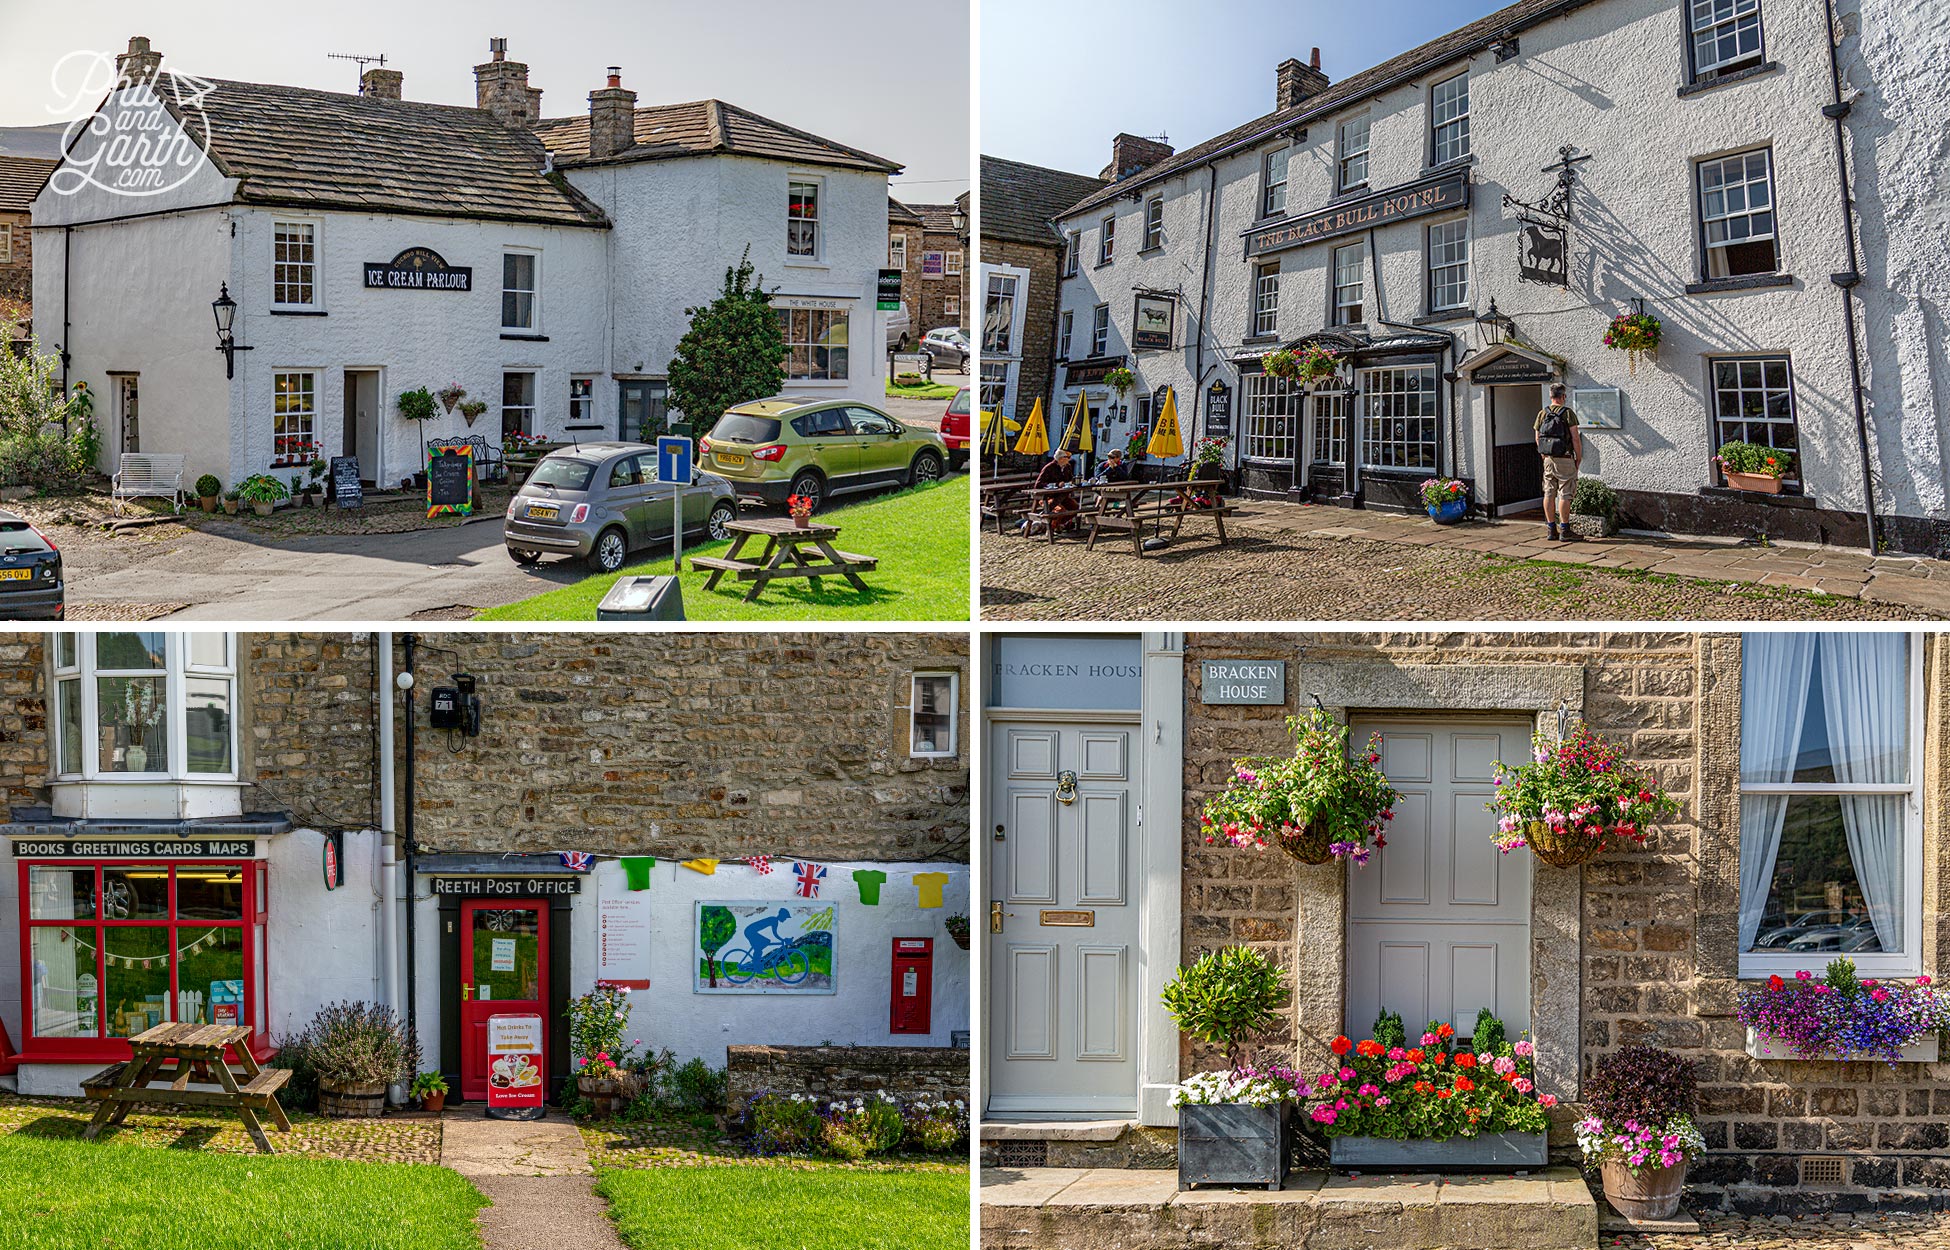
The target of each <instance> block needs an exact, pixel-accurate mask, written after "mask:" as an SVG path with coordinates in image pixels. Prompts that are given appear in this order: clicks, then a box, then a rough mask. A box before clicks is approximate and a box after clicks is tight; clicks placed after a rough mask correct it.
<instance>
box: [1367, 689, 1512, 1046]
mask: <svg viewBox="0 0 1950 1250" xmlns="http://www.w3.org/2000/svg"><path fill="white" fill-rule="evenodd" d="M1375 732H1379V733H1380V734H1381V736H1382V745H1381V768H1382V771H1384V772H1386V773H1387V774H1388V780H1389V781H1390V782H1391V783H1392V784H1393V785H1394V787H1395V789H1397V790H1399V791H1400V792H1401V795H1402V797H1401V801H1400V802H1399V803H1397V804H1396V805H1395V819H1394V821H1393V822H1392V823H1391V824H1390V825H1389V827H1388V831H1387V838H1388V845H1387V846H1385V847H1383V848H1382V849H1381V850H1379V851H1377V852H1376V853H1375V855H1374V858H1373V860H1372V861H1370V862H1369V864H1368V866H1367V867H1366V868H1355V867H1349V868H1348V870H1347V879H1348V941H1347V960H1348V967H1347V1020H1346V1024H1345V1028H1346V1030H1347V1033H1348V1036H1350V1037H1357V1038H1359V1037H1367V1036H1368V1035H1369V1031H1370V1030H1371V1029H1372V1027H1373V1025H1374V1020H1375V1017H1376V1016H1377V1015H1378V1014H1380V1013H1381V1012H1382V1011H1383V1010H1384V1009H1385V1010H1389V1011H1399V1012H1400V1013H1401V1015H1402V1020H1403V1022H1404V1023H1405V1024H1406V1025H1407V1026H1408V1031H1409V1033H1410V1035H1411V1036H1413V1035H1415V1034H1417V1033H1419V1032H1420V1031H1421V1028H1422V1025H1423V1024H1424V1023H1426V1022H1427V1021H1429V1020H1446V1021H1449V1022H1451V1023H1453V1024H1454V1025H1455V1026H1456V1031H1457V1032H1458V1033H1461V1034H1468V1033H1469V1032H1471V1030H1472V1029H1473V1028H1474V1026H1475V1023H1476V1013H1477V1011H1478V1010H1480V1009H1481V1008H1484V1007H1488V1008H1490V1009H1491V1010H1492V1011H1494V1012H1496V1014H1497V1015H1498V1016H1499V1017H1501V1018H1502V1020H1503V1023H1504V1025H1505V1027H1506V1028H1507V1029H1508V1030H1509V1032H1510V1035H1511V1036H1512V1037H1515V1036H1516V1035H1517V1034H1518V1033H1519V1032H1520V1031H1522V1030H1523V1029H1527V1028H1529V1027H1530V871H1531V857H1530V856H1529V855H1527V854H1510V855H1504V854H1503V853H1501V852H1500V851H1498V850H1497V849H1496V844H1495V843H1493V842H1491V841H1490V831H1491V830H1492V829H1493V828H1495V819H1494V817H1492V816H1491V814H1490V813H1489V812H1488V811H1487V810H1485V808H1484V804H1485V803H1487V802H1489V800H1490V798H1491V796H1492V795H1494V794H1495V793H1496V787H1495V785H1494V783H1493V778H1494V771H1493V770H1492V768H1491V763H1492V761H1495V760H1499V759H1501V760H1506V761H1509V762H1511V763H1519V762H1521V761H1523V760H1525V759H1527V758H1529V752H1530V727H1529V725H1528V724H1527V723H1526V722H1522V721H1509V722H1494V721H1482V722H1472V721H1466V720H1460V721H1459V720H1448V721H1408V720H1379V719H1377V720H1366V721H1363V720H1357V721H1356V722H1355V723H1354V739H1355V741H1356V742H1357V743H1363V744H1364V743H1366V742H1367V740H1368V735H1369V734H1371V733H1375Z"/></svg>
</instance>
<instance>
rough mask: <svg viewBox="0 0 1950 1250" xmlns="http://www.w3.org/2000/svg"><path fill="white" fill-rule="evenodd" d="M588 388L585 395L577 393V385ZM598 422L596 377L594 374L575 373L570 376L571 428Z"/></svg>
mask: <svg viewBox="0 0 1950 1250" xmlns="http://www.w3.org/2000/svg"><path fill="white" fill-rule="evenodd" d="M577 386H583V387H587V388H588V393H587V394H584V395H577V394H576V387H577ZM595 424H596V379H595V376H594V375H592V374H587V373H582V374H575V375H573V376H571V377H570V378H569V428H571V429H574V428H575V427H576V426H580V425H589V426H593V425H595Z"/></svg>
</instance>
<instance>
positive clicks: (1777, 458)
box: [1718, 443, 1795, 495]
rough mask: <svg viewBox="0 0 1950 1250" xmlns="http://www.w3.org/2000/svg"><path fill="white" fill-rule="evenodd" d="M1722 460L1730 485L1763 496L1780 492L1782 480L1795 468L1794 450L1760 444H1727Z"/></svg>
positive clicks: (1723, 448) (1722, 471)
mask: <svg viewBox="0 0 1950 1250" xmlns="http://www.w3.org/2000/svg"><path fill="white" fill-rule="evenodd" d="M1718 459H1719V464H1720V472H1721V473H1722V474H1723V475H1725V477H1726V479H1727V485H1728V486H1731V487H1732V488H1733V489H1735V490H1750V491H1754V492H1756V493H1758V494H1762V495H1778V494H1780V493H1781V479H1782V478H1784V477H1787V476H1788V475H1790V474H1792V473H1793V472H1794V471H1795V459H1794V453H1793V452H1791V451H1788V450H1786V449H1784V448H1778V447H1764V446H1762V445H1761V444H1759V443H1727V444H1726V445H1724V446H1722V447H1721V448H1720V452H1719V457H1718Z"/></svg>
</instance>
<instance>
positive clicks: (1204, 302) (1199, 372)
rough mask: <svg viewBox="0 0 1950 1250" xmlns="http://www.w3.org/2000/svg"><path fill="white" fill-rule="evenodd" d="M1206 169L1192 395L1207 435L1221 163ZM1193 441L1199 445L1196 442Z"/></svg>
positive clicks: (1200, 427) (1236, 455) (1235, 458)
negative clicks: (1207, 350) (1209, 320)
mask: <svg viewBox="0 0 1950 1250" xmlns="http://www.w3.org/2000/svg"><path fill="white" fill-rule="evenodd" d="M1206 168H1207V169H1208V171H1209V172H1210V174H1211V176H1210V178H1208V179H1207V181H1206V184H1205V251H1204V252H1203V253H1202V255H1201V257H1200V263H1201V265H1202V266H1203V269H1202V272H1200V274H1199V276H1198V336H1197V338H1198V346H1197V348H1196V349H1195V351H1194V355H1193V361H1194V364H1193V368H1192V393H1191V395H1190V396H1189V398H1190V400H1191V403H1192V405H1193V407H1192V412H1193V415H1194V417H1195V418H1196V419H1197V423H1198V424H1197V429H1198V431H1199V432H1200V433H1201V434H1203V433H1204V432H1205V404H1204V402H1203V400H1204V395H1205V391H1204V387H1205V334H1206V330H1207V326H1206V321H1205V316H1206V313H1207V312H1208V311H1209V310H1210V309H1211V304H1212V225H1213V222H1214V221H1216V220H1217V219H1218V216H1219V163H1218V162H1217V161H1213V162H1211V163H1210V164H1209V165H1208V166H1207V167H1206ZM1249 307H1250V305H1249ZM1238 415H1239V414H1237V413H1235V414H1234V420H1235V421H1236V420H1237V419H1238ZM1151 420H1152V422H1153V425H1154V428H1155V425H1156V422H1157V420H1158V414H1157V413H1155V412H1154V413H1152V414H1151ZM1194 441H1195V442H1196V440H1194ZM1239 456H1240V450H1239V443H1238V441H1237V440H1235V441H1234V442H1233V460H1232V462H1233V465H1234V466H1235V467H1237V466H1238V464H1239ZM1158 472H1159V474H1160V475H1161V476H1162V475H1164V472H1165V470H1164V466H1163V465H1160V466H1158Z"/></svg>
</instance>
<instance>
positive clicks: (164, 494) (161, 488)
mask: <svg viewBox="0 0 1950 1250" xmlns="http://www.w3.org/2000/svg"><path fill="white" fill-rule="evenodd" d="M109 494H110V495H111V496H112V497H113V499H114V501H115V513H116V515H117V516H120V515H121V513H122V501H123V500H124V499H167V500H169V501H170V502H171V503H172V504H174V505H175V507H176V511H178V512H181V511H182V510H183V457H182V456H180V455H165V454H162V453H159V452H147V451H125V452H123V453H122V456H121V459H119V460H117V461H116V462H115V476H114V477H112V478H110V479H109Z"/></svg>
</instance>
